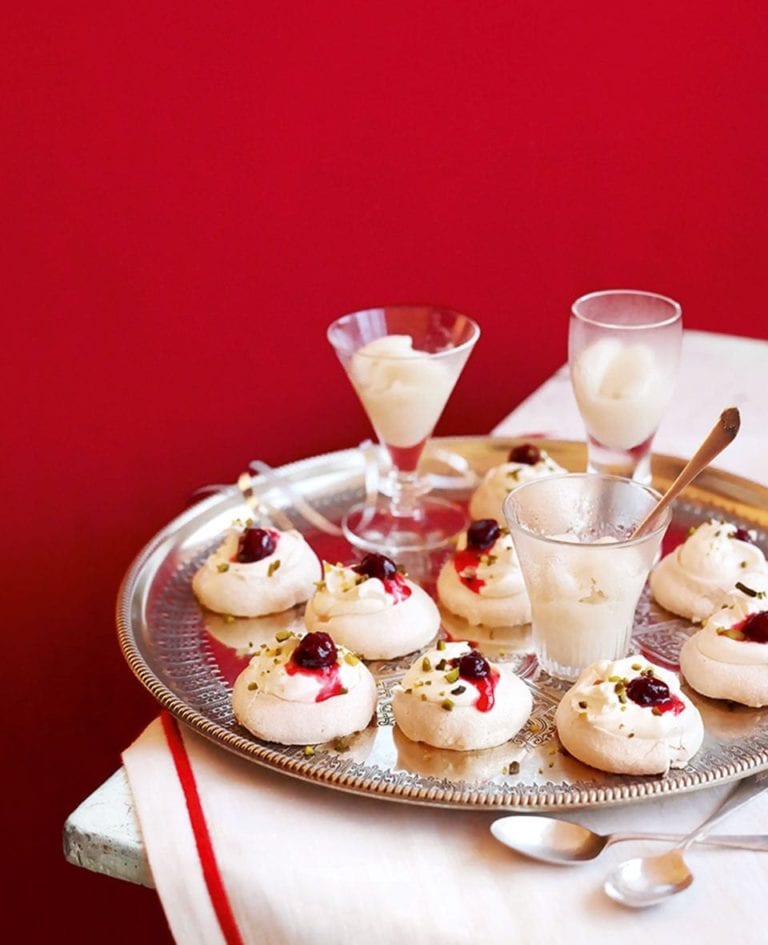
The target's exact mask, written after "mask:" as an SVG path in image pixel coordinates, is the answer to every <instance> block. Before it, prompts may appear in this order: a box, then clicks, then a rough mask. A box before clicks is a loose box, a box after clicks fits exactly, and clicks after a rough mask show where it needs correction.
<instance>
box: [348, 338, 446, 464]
mask: <svg viewBox="0 0 768 945" xmlns="http://www.w3.org/2000/svg"><path fill="white" fill-rule="evenodd" d="M463 363H464V359H461V360H458V361H457V359H455V358H445V359H441V358H439V357H436V356H435V355H434V354H432V353H429V352H426V351H419V350H416V349H414V347H413V339H412V338H411V337H410V335H385V336H384V337H383V338H377V339H376V340H375V341H371V342H369V343H368V344H367V345H364V346H363V347H362V348H360V349H359V350H358V351H357V352H355V354H354V356H353V358H352V362H351V364H350V369H349V374H350V378H351V380H352V383H353V385H354V387H355V390H356V391H357V395H358V397H359V398H360V400H361V401H362V403H363V407H364V408H365V410H366V413H367V414H368V416H369V418H370V420H371V423H372V424H373V427H374V429H375V430H376V433H377V434H378V436H379V438H380V439H381V441H382V442H383V443H386V445H387V446H393V447H397V448H401V449H405V448H408V447H413V446H417V445H418V444H420V443H422V442H423V441H424V440H425V439H426V438H427V437H428V436H429V435H430V434H431V433H432V430H433V429H434V426H435V424H436V423H437V421H438V419H439V417H440V414H441V413H442V411H443V407H445V404H446V401H447V400H448V397H449V395H450V393H451V391H452V390H453V387H454V385H455V383H456V381H457V380H458V378H459V374H460V373H461V368H462V367H463Z"/></svg>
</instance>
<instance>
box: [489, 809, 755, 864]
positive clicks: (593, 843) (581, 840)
mask: <svg viewBox="0 0 768 945" xmlns="http://www.w3.org/2000/svg"><path fill="white" fill-rule="evenodd" d="M491 833H492V834H493V836H494V837H495V838H496V839H497V840H499V841H500V842H501V843H503V844H504V845H505V846H508V847H509V848H510V849H512V850H515V852H517V853H522V854H523V856H528V857H530V858H531V859H534V860H542V861H543V862H545V863H558V864H561V865H564V866H568V865H575V864H578V863H588V862H589V861H590V860H594V859H596V858H597V857H598V856H599V855H600V854H601V853H602V852H603V850H604V849H605V848H606V847H607V846H609V845H610V844H612V843H622V842H623V841H625V840H668V841H671V842H675V841H679V840H682V837H681V836H680V835H679V834H671V833H609V834H602V833H595V831H594V830H590V829H589V828H588V827H584V826H583V825H582V824H573V823H570V822H569V821H567V820H558V819H557V818H556V817H535V816H531V815H530V814H514V815H512V816H510V817H502V818H500V819H499V820H495V821H494V822H493V823H492V824H491ZM701 842H702V843H706V844H709V845H711V846H717V847H731V848H734V849H738V850H764V851H767V852H768V834H754V835H745V836H739V835H735V836H721V837H708V838H706V839H702V840H701Z"/></svg>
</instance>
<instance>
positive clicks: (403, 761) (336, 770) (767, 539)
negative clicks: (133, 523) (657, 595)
mask: <svg viewBox="0 0 768 945" xmlns="http://www.w3.org/2000/svg"><path fill="white" fill-rule="evenodd" d="M514 442H515V441H514V440H507V439H501V438H499V439H495V438H494V439H491V438H486V437H461V438H444V439H439V440H436V441H435V444H436V445H437V446H439V447H441V448H442V449H447V450H452V451H454V452H457V453H459V454H461V455H463V456H464V457H465V458H466V459H468V460H469V462H470V463H471V464H472V467H473V468H474V469H475V470H476V471H477V472H482V471H484V470H485V469H487V468H488V467H490V466H492V465H494V464H496V463H499V462H502V461H503V459H504V458H505V456H506V453H507V452H508V450H509V448H510V446H511V445H513V443H514ZM544 446H545V447H546V448H547V449H548V450H549V452H550V453H551V454H552V455H553V456H554V457H555V458H556V459H557V460H558V461H559V462H560V463H561V464H562V465H564V466H566V467H567V468H569V469H572V470H578V469H583V468H584V448H583V445H582V444H577V443H571V442H567V441H544ZM429 462H430V455H429V454H428V456H427V463H429ZM682 465H683V463H682V461H681V460H678V459H675V458H673V457H666V456H656V457H654V484H655V485H656V486H657V487H658V488H661V489H663V488H665V487H666V485H668V484H669V482H671V481H672V479H673V478H674V477H675V476H676V475H677V472H679V470H680V468H681V467H682ZM277 473H278V475H279V476H280V478H281V480H283V481H284V482H286V483H287V484H288V487H287V488H285V489H283V488H279V487H276V486H275V485H274V482H273V481H266V480H264V479H259V478H257V479H255V480H254V482H255V491H256V493H257V494H258V495H259V496H260V498H261V499H262V500H263V501H264V502H265V504H266V505H267V506H270V507H272V508H279V509H281V510H282V511H284V512H286V513H287V514H288V515H289V516H290V517H291V518H293V520H294V521H295V523H296V526H297V527H298V528H300V529H301V530H302V532H304V534H305V535H306V537H307V539H308V540H309V542H310V544H311V545H312V546H313V547H314V549H315V551H316V552H317V553H318V555H319V556H320V557H325V558H328V559H329V560H334V561H335V560H351V559H352V558H353V557H355V556H356V553H355V552H354V550H353V549H351V548H350V547H349V546H348V545H346V543H345V542H344V541H343V540H342V539H336V538H331V537H329V536H327V535H325V534H323V533H320V532H318V531H317V530H316V529H314V528H313V527H312V526H311V525H310V524H308V523H306V522H305V521H304V520H303V519H302V518H301V516H300V514H299V513H298V511H297V510H296V509H295V508H294V507H293V505H292V502H291V497H290V494H291V490H293V491H294V493H295V491H298V492H299V493H300V494H301V496H302V497H303V498H304V499H306V500H308V501H309V502H310V503H311V504H312V505H313V506H314V507H315V508H316V509H318V510H320V511H322V512H323V513H324V514H325V515H326V516H328V517H329V518H331V519H336V520H338V519H339V518H340V516H341V514H342V512H343V511H344V509H345V508H346V507H347V506H348V505H349V504H351V503H352V502H354V501H357V500H359V498H360V497H361V496H362V491H363V462H362V459H361V456H360V454H359V452H358V451H357V450H345V451H342V452H339V453H331V454H327V455H324V456H318V457H313V458H311V459H307V460H302V461H301V462H298V463H293V464H290V465H288V466H285V467H282V468H281V469H280V470H278V471H277ZM448 494H449V495H451V497H453V498H456V499H466V498H467V497H468V496H467V495H466V494H461V493H453V494H451V493H448ZM250 514H252V513H251V512H250V511H249V510H248V508H247V506H246V505H245V503H244V501H243V498H242V495H241V493H240V492H239V490H238V489H237V488H236V487H235V486H231V487H227V488H226V489H224V490H223V491H222V492H220V493H218V494H216V495H214V496H212V497H210V498H208V499H206V500H204V501H202V502H200V503H198V504H197V505H195V506H194V507H192V508H190V509H188V510H187V511H186V512H184V513H183V514H182V515H180V516H179V517H178V518H177V519H175V520H174V521H173V522H171V523H170V524H169V525H168V526H167V527H166V528H165V529H163V531H161V532H160V533H159V534H158V535H157V536H156V537H155V538H154V539H153V540H152V541H151V542H150V543H149V544H148V545H147V546H146V548H144V550H143V551H142V552H141V553H140V554H139V556H138V557H137V559H136V560H135V562H134V563H133V565H132V566H131V568H130V570H129V571H128V573H127V575H126V577H125V579H124V581H123V584H122V587H121V589H120V593H119V598H118V605H117V623H118V635H119V641H120V646H121V649H122V651H123V654H124V656H125V658H126V660H127V661H128V663H129V665H130V667H131V669H132V670H133V672H134V673H135V674H136V676H137V677H138V678H139V680H140V681H141V682H142V683H143V684H144V685H145V686H146V687H147V689H149V691H150V692H151V693H152V694H153V695H154V697H155V698H156V699H157V700H158V702H159V703H160V704H161V705H162V706H164V707H165V708H166V709H168V710H169V711H170V712H172V713H173V714H174V715H175V716H177V717H178V718H179V719H180V720H181V721H183V722H185V723H186V724H187V725H189V726H190V727H191V728H193V729H194V730H195V731H197V732H199V733H200V734H202V735H204V736H205V737H207V738H209V739H211V740H213V741H214V742H216V743H217V744H219V745H220V746H222V747H223V748H226V749H228V750H230V751H233V752H235V753H236V754H238V755H241V756H243V757H246V758H248V759H250V760H252V761H254V762H256V763H258V764H262V765H265V766H267V767H270V768H273V769H275V770H278V771H281V772H283V773H285V774H288V775H291V776H293V777H298V778H301V779H304V780H308V781H311V782H314V783H317V784H321V785H326V786H328V787H332V788H336V789H339V790H344V791H349V792H353V793H359V794H366V795H372V796H376V797H381V798H385V799H390V800H399V801H405V802H409V803H422V804H428V805H433V806H447V807H459V808H488V807H491V808H499V809H507V808H509V809H517V808H523V809H536V810H547V809H552V808H559V807H563V806H572V807H575V806H601V805H605V804H614V803H624V802H627V801H632V800H637V799H642V798H647V797H653V796H656V795H659V794H669V793H679V792H683V791H688V790H694V789H696V788H700V787H705V786H707V785H710V784H715V783H719V782H723V781H727V780H731V779H734V778H737V777H740V776H742V775H743V774H744V773H746V772H748V771H756V770H759V769H762V768H766V767H768V709H763V710H759V709H749V708H746V707H743V706H736V705H732V704H729V703H726V702H722V701H717V700H712V699H707V698H705V697H703V696H699V695H698V694H696V693H694V692H691V691H690V690H687V692H688V694H689V695H690V696H691V698H692V699H693V700H694V702H695V703H696V704H697V705H698V707H699V709H700V711H701V712H702V716H703V718H704V725H705V730H706V735H705V740H704V744H703V746H702V748H701V750H700V751H699V753H698V754H697V755H696V756H695V757H694V758H693V759H692V760H691V762H690V764H689V765H687V766H686V767H685V768H682V769H676V770H674V771H670V772H669V773H668V774H666V775H664V776H655V777H631V776H622V775H611V774H606V773H604V772H600V771H597V770H595V769H593V768H590V767H588V766H586V765H583V764H581V763H580V762H578V761H576V759H574V758H572V757H570V756H568V755H567V754H565V753H564V752H563V751H562V750H561V749H560V747H559V743H558V741H557V737H556V735H555V731H554V724H553V715H554V709H555V706H556V705H557V702H558V700H559V699H560V697H561V695H562V693H563V691H564V690H565V689H566V688H567V684H565V683H561V682H558V681H556V680H553V679H551V678H550V677H549V676H547V675H546V674H545V673H543V672H542V671H541V670H540V669H539V668H538V666H537V664H536V661H535V659H534V658H533V657H532V656H531V655H530V653H529V652H528V640H527V636H526V632H525V631H524V630H520V629H514V630H510V631H509V632H504V631H498V632H495V633H493V634H491V633H489V632H488V631H485V632H484V631H482V630H481V629H480V628H469V627H468V626H467V625H465V626H464V627H463V628H462V626H461V623H462V622H461V621H459V620H458V619H457V618H451V617H450V615H448V614H444V623H443V625H444V628H445V630H446V631H447V632H448V633H449V634H450V635H451V636H452V637H453V638H464V637H468V638H471V639H472V640H474V641H476V642H477V644H478V645H479V646H480V648H481V649H484V650H485V651H486V652H487V654H488V655H489V656H490V657H491V658H493V659H501V660H507V661H513V662H514V664H515V668H516V670H517V672H518V673H519V674H520V675H521V676H522V677H523V678H524V679H525V680H526V682H527V683H528V684H529V685H530V686H531V688H532V691H533V694H534V709H533V714H532V716H531V718H530V720H529V722H528V724H527V725H526V726H525V728H524V729H523V730H522V731H521V732H520V733H519V734H518V735H517V736H516V738H515V739H514V740H512V741H511V742H507V743H506V744H505V745H502V746H500V747H499V748H493V749H488V750H485V751H480V752H455V751H445V750H440V749H434V748H430V747H428V746H426V745H423V744H421V743H414V742H411V741H409V740H408V739H407V738H405V737H404V736H402V734H401V733H400V732H399V730H398V729H396V728H395V726H394V720H393V718H392V712H391V704H390V697H391V691H392V688H393V687H394V686H395V684H396V683H397V682H398V680H399V679H400V678H401V676H402V675H403V673H404V671H405V669H406V668H407V666H408V665H409V664H410V662H411V661H412V659H413V658H414V657H413V656H412V655H410V656H408V657H406V658H404V659H401V660H396V661H390V662H377V663H372V664H371V669H372V671H373V673H374V675H375V676H376V678H377V682H378V689H379V705H378V710H377V716H376V718H375V719H374V720H373V721H372V723H371V725H370V726H369V727H368V728H367V729H366V730H365V731H363V732H360V733H358V734H357V735H355V736H353V737H352V738H350V739H344V740H343V741H342V742H341V743H336V744H335V745H334V744H330V743H329V744H327V745H321V746H317V747H316V750H315V753H314V754H313V755H311V756H307V755H305V752H304V750H303V748H302V747H286V746H282V745H276V744H272V743H268V742H262V741H259V740H258V739H256V738H254V736H252V735H251V734H250V733H249V732H247V731H246V730H245V729H243V728H242V727H241V726H240V725H238V724H237V722H236V721H235V720H234V718H233V715H232V710H231V705H230V692H231V685H232V682H233V680H234V678H235V677H236V675H237V673H238V672H239V671H240V669H242V667H243V666H245V665H246V663H247V660H248V655H249V653H251V652H254V651H255V650H256V649H258V645H259V642H261V641H262V640H264V641H266V640H267V639H270V638H271V637H272V636H273V634H274V632H275V630H276V629H279V627H280V626H284V625H285V622H286V621H288V620H290V619H295V620H299V619H300V617H301V610H302V608H294V611H292V612H288V614H286V615H282V616H280V617H278V618H277V623H276V621H275V618H262V619H260V620H233V619H232V618H224V617H221V616H217V615H211V614H206V613H205V612H204V611H203V610H202V609H201V608H200V607H199V605H198V604H197V602H196V601H195V599H194V597H193V595H192V592H191V589H190V581H191V577H192V575H193V574H194V572H195V570H196V569H197V568H198V567H199V566H200V564H201V563H202V561H203V560H204V559H205V557H206V556H207V555H208V554H209V553H210V551H211V550H212V549H213V548H214V547H215V546H216V544H217V542H218V540H219V536H220V534H221V532H222V531H223V529H224V528H226V527H227V526H228V525H229V524H230V522H231V521H232V519H234V518H237V517H243V518H244V517H247V516H248V515H250ZM713 515H718V516H721V517H727V518H728V519H729V520H731V521H733V522H735V523H736V524H738V525H740V526H742V527H749V528H755V529H756V530H757V533H758V543H759V544H760V545H761V547H762V548H763V550H764V551H768V489H765V488H764V487H762V486H759V485H757V484H755V483H751V482H748V481H747V480H743V479H740V478H738V477H736V476H731V475H730V474H727V473H724V472H719V471H717V470H707V471H705V472H704V473H702V474H701V476H700V477H699V479H698V480H697V482H696V483H695V485H694V486H692V487H689V489H688V490H687V492H686V493H685V496H684V498H683V499H680V500H678V502H677V503H676V506H675V511H674V517H673V522H672V525H671V526H670V529H669V532H668V535H667V539H666V540H665V547H666V548H667V549H668V548H670V547H673V546H674V545H675V544H677V542H679V541H680V540H682V538H683V537H684V536H685V534H686V533H687V530H688V528H689V527H690V526H691V525H693V524H697V523H698V522H701V521H703V520H705V519H707V518H709V517H711V516H713ZM445 554H446V552H437V553H433V554H431V555H429V556H420V557H418V558H417V557H415V556H412V557H411V559H410V560H406V561H404V563H405V564H406V566H407V567H408V570H409V572H410V574H411V576H412V577H414V578H415V579H416V580H420V581H421V582H422V583H423V584H424V585H425V587H427V589H433V582H434V577H435V575H436V573H437V569H438V568H439V565H440V563H441V562H442V560H443V559H444V557H445ZM692 632H693V627H692V625H691V624H689V623H688V622H687V621H685V620H682V619H679V618H676V617H673V616H672V615H670V614H669V613H667V612H666V611H663V610H662V609H661V608H659V607H658V606H657V605H656V604H655V603H654V602H653V601H652V600H651V598H650V596H649V594H648V591H647V588H646V590H645V592H644V594H643V596H642V598H641V601H640V604H639V605H638V610H637V614H636V621H635V630H634V635H633V639H634V645H635V647H636V648H638V649H640V650H641V651H642V652H643V653H644V654H645V655H646V656H648V657H649V658H651V659H654V660H655V661H657V662H659V663H661V664H662V665H667V666H669V667H671V668H674V669H676V668H677V654H678V652H679V649H680V646H681V644H682V642H683V641H684V640H685V639H686V637H687V636H688V635H690V633H692Z"/></svg>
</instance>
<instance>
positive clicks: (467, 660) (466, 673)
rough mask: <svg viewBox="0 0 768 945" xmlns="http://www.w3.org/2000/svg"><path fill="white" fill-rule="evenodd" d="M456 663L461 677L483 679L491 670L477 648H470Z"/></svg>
mask: <svg viewBox="0 0 768 945" xmlns="http://www.w3.org/2000/svg"><path fill="white" fill-rule="evenodd" d="M457 665H458V667H459V676H461V678H462V679H484V678H485V677H486V676H487V675H488V674H489V673H490V671H491V667H490V666H489V665H488V660H487V659H485V657H484V656H483V655H482V654H481V653H478V652H477V650H470V651H469V653H465V654H464V655H463V656H461V657H459V660H458V663H457Z"/></svg>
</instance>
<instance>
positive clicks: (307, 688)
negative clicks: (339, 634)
mask: <svg viewBox="0 0 768 945" xmlns="http://www.w3.org/2000/svg"><path fill="white" fill-rule="evenodd" d="M286 633H287V634H288V635H287V636H285V634H282V633H278V634H277V635H276V637H275V641H274V643H271V644H266V643H265V644H262V646H261V648H260V650H259V652H258V653H256V655H255V656H253V657H252V658H251V661H250V663H249V664H248V667H247V670H246V671H245V672H246V674H247V683H248V686H249V688H250V689H251V690H252V691H259V692H261V693H264V694H267V695H271V696H275V697H277V698H278V699H283V700H285V701H287V702H317V701H319V700H318V696H319V695H321V694H322V690H323V688H324V686H326V685H327V680H326V677H327V675H328V674H327V673H321V672H318V671H304V672H302V671H297V672H289V667H290V666H291V665H292V664H291V656H292V655H293V651H294V650H295V649H296V647H297V645H298V643H299V640H300V639H301V637H302V636H303V635H304V634H298V633H293V632H290V631H286ZM336 652H337V657H336V663H335V666H333V667H331V669H332V670H333V674H334V679H335V682H336V683H337V688H338V692H339V694H340V695H343V694H346V693H348V692H350V691H351V690H352V689H354V688H355V686H358V685H359V684H360V683H361V682H362V681H363V680H364V679H365V678H366V677H367V674H368V669H367V668H366V666H365V664H364V663H362V662H361V661H360V660H359V659H358V657H357V656H355V654H354V653H351V652H350V651H349V650H348V649H347V648H346V647H344V646H342V645H340V644H339V643H337V644H336Z"/></svg>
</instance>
